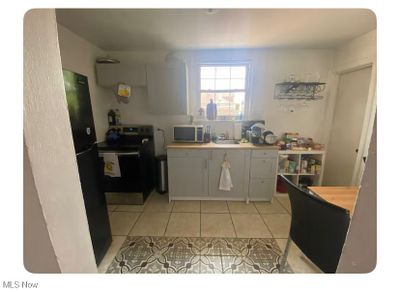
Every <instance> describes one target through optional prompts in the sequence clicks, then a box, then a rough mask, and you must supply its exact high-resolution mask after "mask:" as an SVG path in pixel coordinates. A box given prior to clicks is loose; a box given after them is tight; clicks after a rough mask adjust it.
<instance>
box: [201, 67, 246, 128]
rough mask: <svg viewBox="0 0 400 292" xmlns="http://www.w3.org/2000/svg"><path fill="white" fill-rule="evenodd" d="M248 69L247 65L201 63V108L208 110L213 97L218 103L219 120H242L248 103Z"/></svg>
mask: <svg viewBox="0 0 400 292" xmlns="http://www.w3.org/2000/svg"><path fill="white" fill-rule="evenodd" d="M247 71H248V70H247V66H246V65H201V66H200V106H201V108H203V109H204V110H206V108H207V104H208V103H209V102H210V100H211V99H212V100H213V102H214V103H216V104H217V119H218V120H241V119H242V117H243V115H244V110H245V103H246V90H247V88H246V85H247V82H246V80H247Z"/></svg>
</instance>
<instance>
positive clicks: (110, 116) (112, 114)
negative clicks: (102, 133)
mask: <svg viewBox="0 0 400 292" xmlns="http://www.w3.org/2000/svg"><path fill="white" fill-rule="evenodd" d="M107 116H108V125H109V126H115V124H116V121H115V111H114V110H113V109H110V110H109V111H108V115H107Z"/></svg>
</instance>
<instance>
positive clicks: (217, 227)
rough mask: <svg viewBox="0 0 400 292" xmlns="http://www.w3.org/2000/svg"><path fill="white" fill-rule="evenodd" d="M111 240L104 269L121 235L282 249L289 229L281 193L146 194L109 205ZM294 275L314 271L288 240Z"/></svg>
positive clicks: (286, 203) (286, 200)
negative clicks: (269, 197) (271, 243)
mask: <svg viewBox="0 0 400 292" xmlns="http://www.w3.org/2000/svg"><path fill="white" fill-rule="evenodd" d="M108 211H109V214H110V224H111V232H112V235H113V243H112V245H111V247H110V248H109V250H108V252H107V254H106V256H105V257H104V259H103V261H102V262H101V264H100V265H99V269H98V270H99V272H104V271H105V270H106V269H107V266H108V265H109V264H110V263H111V261H112V259H113V258H114V256H115V255H116V254H117V252H118V250H119V248H120V247H121V245H122V243H123V242H124V240H125V238H126V236H128V235H130V236H172V237H175V236H176V237H225V238H230V237H232V238H234V237H237V238H274V239H275V240H276V241H277V243H278V245H279V247H280V248H281V249H282V250H284V248H285V244H286V240H287V237H288V234H289V227H290V218H291V217H290V202H289V198H288V196H287V194H277V195H275V196H274V199H273V201H272V202H271V203H267V202H254V203H253V202H250V203H248V204H247V203H245V202H231V201H172V202H169V201H168V195H167V194H164V195H160V194H158V193H156V192H154V193H152V194H151V196H150V197H149V198H148V200H147V201H146V203H145V204H144V205H140V206H138V205H109V206H108ZM288 262H289V265H290V266H291V268H292V270H293V271H294V272H297V273H317V272H319V270H318V268H316V267H315V266H314V265H313V264H312V263H311V262H310V261H309V260H308V259H307V258H306V257H305V256H304V255H302V253H301V251H300V250H299V249H298V248H297V247H296V246H295V244H292V247H291V250H290V252H289V256H288Z"/></svg>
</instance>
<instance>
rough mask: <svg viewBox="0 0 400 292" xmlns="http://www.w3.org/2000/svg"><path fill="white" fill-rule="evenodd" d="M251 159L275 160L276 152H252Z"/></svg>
mask: <svg viewBox="0 0 400 292" xmlns="http://www.w3.org/2000/svg"><path fill="white" fill-rule="evenodd" d="M251 157H252V158H253V157H257V158H277V157H278V150H252V151H251Z"/></svg>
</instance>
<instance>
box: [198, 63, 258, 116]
mask: <svg viewBox="0 0 400 292" xmlns="http://www.w3.org/2000/svg"><path fill="white" fill-rule="evenodd" d="M206 66H210V67H234V66H245V67H246V78H245V85H244V88H245V89H244V90H242V89H237V90H201V67H206ZM250 70H251V66H250V62H243V61H237V62H234V61H226V62H224V61H221V62H216V63H212V62H202V63H200V64H198V70H197V73H198V75H197V76H198V92H197V101H198V104H199V108H200V107H201V93H202V92H216V93H218V92H243V91H244V93H245V94H244V112H243V116H242V119H241V120H236V119H235V120H219V119H218V116H217V121H243V120H246V119H248V116H249V110H250V74H251V73H250V72H251V71H250Z"/></svg>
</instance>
